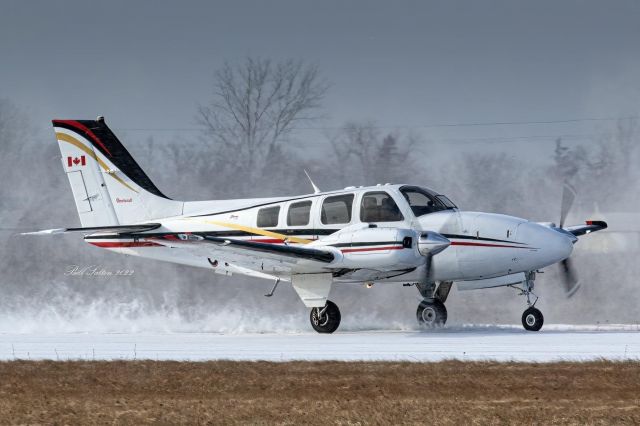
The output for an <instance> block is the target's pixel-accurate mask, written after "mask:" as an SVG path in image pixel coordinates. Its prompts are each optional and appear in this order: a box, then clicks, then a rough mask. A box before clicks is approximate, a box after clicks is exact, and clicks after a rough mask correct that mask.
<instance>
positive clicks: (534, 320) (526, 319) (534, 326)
mask: <svg viewBox="0 0 640 426" xmlns="http://www.w3.org/2000/svg"><path fill="white" fill-rule="evenodd" d="M542 324H544V317H543V316H542V312H540V310H539V309H537V308H534V307H533V306H531V307H530V308H527V309H526V310H525V311H524V312H523V313H522V325H523V326H524V329H525V330H528V331H539V330H540V329H541V328H542Z"/></svg>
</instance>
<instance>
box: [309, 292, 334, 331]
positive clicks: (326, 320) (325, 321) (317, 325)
mask: <svg viewBox="0 0 640 426" xmlns="http://www.w3.org/2000/svg"><path fill="white" fill-rule="evenodd" d="M325 308H326V309H325ZM323 309H325V311H324V313H323V314H322V316H321V317H319V315H318V314H319V313H320V312H321V311H322V310H323ZM309 319H310V320H311V327H313V329H314V330H315V331H317V332H318V333H333V332H334V331H336V330H337V329H338V327H339V326H340V319H341V317H340V309H338V305H336V304H335V303H333V302H332V301H331V300H327V304H326V305H325V307H324V308H311V313H310V314H309Z"/></svg>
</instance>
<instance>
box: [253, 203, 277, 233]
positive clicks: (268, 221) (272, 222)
mask: <svg viewBox="0 0 640 426" xmlns="http://www.w3.org/2000/svg"><path fill="white" fill-rule="evenodd" d="M279 214H280V206H275V207H265V208H263V209H260V210H258V227H259V228H270V227H273V226H278V215H279Z"/></svg>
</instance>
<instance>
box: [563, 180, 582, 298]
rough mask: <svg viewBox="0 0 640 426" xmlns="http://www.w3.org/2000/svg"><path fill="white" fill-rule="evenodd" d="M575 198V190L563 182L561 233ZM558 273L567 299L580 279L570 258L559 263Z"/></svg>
mask: <svg viewBox="0 0 640 426" xmlns="http://www.w3.org/2000/svg"><path fill="white" fill-rule="evenodd" d="M575 198H576V190H575V189H574V188H573V187H572V186H571V185H569V184H568V183H566V182H565V184H564V185H563V187H562V205H561V208H560V226H559V227H558V228H559V229H560V230H562V232H565V231H564V222H565V219H566V218H567V215H568V214H569V210H571V206H572V205H573V201H574V200H575ZM560 271H561V274H560V275H561V277H562V282H563V284H564V290H565V295H566V296H567V298H569V297H571V296H573V295H574V294H575V293H576V291H577V290H578V288H580V279H579V278H578V276H577V274H576V271H575V268H574V267H573V265H572V262H571V258H569V257H568V258H566V259H565V260H563V261H562V262H560Z"/></svg>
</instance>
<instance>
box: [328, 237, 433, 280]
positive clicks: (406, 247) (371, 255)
mask: <svg viewBox="0 0 640 426" xmlns="http://www.w3.org/2000/svg"><path fill="white" fill-rule="evenodd" d="M419 235H420V234H419V233H417V232H416V231H414V230H412V229H400V228H383V227H370V226H365V227H361V226H359V227H357V228H356V227H350V228H345V229H343V230H341V231H339V232H337V233H336V234H332V235H331V236H329V237H327V238H324V239H322V240H320V241H318V243H322V245H327V246H332V248H335V249H338V250H340V252H341V253H342V258H341V259H340V260H339V261H338V262H339V265H333V266H341V267H345V268H367V269H375V270H381V271H383V270H400V269H407V268H414V267H416V266H418V265H421V264H423V262H424V258H423V257H422V255H421V254H420V252H419V251H418V244H417V241H418V237H419Z"/></svg>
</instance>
